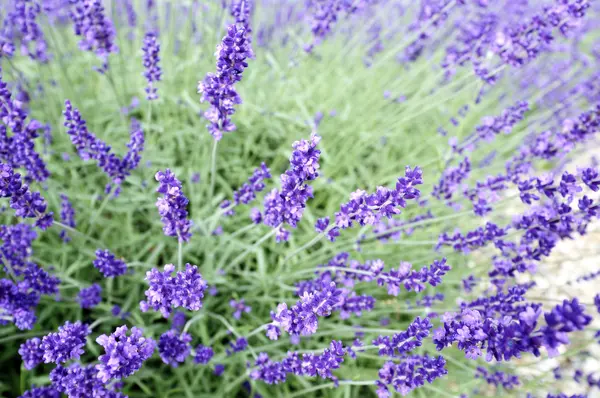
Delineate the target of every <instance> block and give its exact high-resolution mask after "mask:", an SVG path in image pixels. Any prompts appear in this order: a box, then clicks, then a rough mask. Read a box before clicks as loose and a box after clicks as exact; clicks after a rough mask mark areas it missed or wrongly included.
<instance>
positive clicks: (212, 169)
mask: <svg viewBox="0 0 600 398" xmlns="http://www.w3.org/2000/svg"><path fill="white" fill-rule="evenodd" d="M218 144H219V141H217V140H215V141H214V143H213V148H212V154H211V158H210V159H211V160H210V188H209V191H208V197H209V200H210V199H212V196H213V193H214V191H215V180H216V178H217V145H218Z"/></svg>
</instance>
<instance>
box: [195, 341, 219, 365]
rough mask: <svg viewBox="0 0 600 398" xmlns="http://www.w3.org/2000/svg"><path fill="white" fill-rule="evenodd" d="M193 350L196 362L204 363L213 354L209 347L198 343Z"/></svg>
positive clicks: (208, 360) (207, 361)
mask: <svg viewBox="0 0 600 398" xmlns="http://www.w3.org/2000/svg"><path fill="white" fill-rule="evenodd" d="M195 351H196V355H194V362H195V363H197V364H202V365H206V364H207V363H209V362H210V360H211V359H212V357H213V356H214V355H215V352H214V351H213V349H212V348H211V347H207V346H203V345H198V346H197V347H196V350H195Z"/></svg>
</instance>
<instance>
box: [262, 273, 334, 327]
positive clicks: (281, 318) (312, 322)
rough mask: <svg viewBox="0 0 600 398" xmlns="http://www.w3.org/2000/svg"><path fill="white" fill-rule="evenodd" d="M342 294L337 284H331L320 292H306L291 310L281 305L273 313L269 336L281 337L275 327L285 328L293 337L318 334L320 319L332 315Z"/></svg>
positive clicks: (283, 304)
mask: <svg viewBox="0 0 600 398" xmlns="http://www.w3.org/2000/svg"><path fill="white" fill-rule="evenodd" d="M341 293H342V292H341V290H340V289H336V285H335V282H331V283H330V284H328V285H326V286H323V287H322V289H320V290H314V291H312V292H308V291H305V292H304V294H303V295H302V296H301V298H300V300H298V302H297V303H296V304H295V305H294V306H292V307H291V308H289V309H288V307H287V304H286V303H281V304H279V305H278V306H277V311H276V312H271V319H272V320H273V322H272V323H271V327H270V328H269V329H268V330H267V336H268V337H269V338H273V336H275V335H277V337H279V336H278V335H279V333H278V332H277V331H275V330H274V329H273V327H275V328H283V330H285V331H286V332H288V333H289V334H290V335H292V336H298V335H311V334H314V333H316V332H317V328H318V326H319V321H318V318H319V317H326V316H329V315H331V312H332V311H333V309H334V307H335V306H337V305H338V304H339V302H340V295H341Z"/></svg>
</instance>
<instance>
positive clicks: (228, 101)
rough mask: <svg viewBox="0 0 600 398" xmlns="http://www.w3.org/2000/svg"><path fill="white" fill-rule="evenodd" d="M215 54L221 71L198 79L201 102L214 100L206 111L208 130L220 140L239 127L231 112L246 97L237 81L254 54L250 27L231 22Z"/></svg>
mask: <svg viewBox="0 0 600 398" xmlns="http://www.w3.org/2000/svg"><path fill="white" fill-rule="evenodd" d="M215 55H216V56H217V73H208V74H207V75H206V77H205V78H204V80H203V81H201V82H199V83H198V93H199V94H202V96H201V97H200V102H205V101H206V102H208V103H209V104H210V108H209V109H208V110H207V111H206V112H204V117H205V118H206V119H207V120H208V121H209V124H208V125H207V128H208V132H209V133H210V134H211V135H212V136H213V138H214V139H215V140H216V141H220V140H221V138H223V133H224V132H231V131H233V130H235V129H236V126H235V124H233V122H232V121H231V115H233V113H235V108H234V106H235V105H238V104H241V103H242V99H241V98H240V96H239V94H238V93H237V91H236V90H235V88H234V84H235V83H236V82H239V81H240V80H242V72H243V71H244V69H245V68H247V67H248V63H247V62H246V59H247V58H252V57H253V53H252V49H251V48H250V41H249V38H248V32H247V30H246V28H244V27H242V26H236V25H235V24H234V25H231V26H229V27H228V28H227V35H226V36H225V37H224V38H223V41H222V42H221V44H220V45H219V46H218V47H217V52H216V53H215Z"/></svg>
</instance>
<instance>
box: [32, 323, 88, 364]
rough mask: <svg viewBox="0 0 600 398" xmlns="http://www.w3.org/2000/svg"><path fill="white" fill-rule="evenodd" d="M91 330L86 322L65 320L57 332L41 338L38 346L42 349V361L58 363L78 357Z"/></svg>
mask: <svg viewBox="0 0 600 398" xmlns="http://www.w3.org/2000/svg"><path fill="white" fill-rule="evenodd" d="M91 332H92V330H91V329H90V328H89V326H88V325H86V324H82V323H81V322H79V321H77V322H75V323H71V322H68V321H67V322H66V323H65V324H64V325H63V326H60V327H59V328H58V332H56V333H50V334H49V335H47V336H44V337H43V338H42V342H41V345H40V347H41V349H42V350H43V351H44V362H45V363H51V362H54V363H55V364H57V365H58V364H61V363H63V362H67V361H68V360H71V359H79V357H80V356H81V354H83V349H82V348H83V347H84V346H85V340H86V337H87V336H88V335H89V334H90V333H91Z"/></svg>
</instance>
